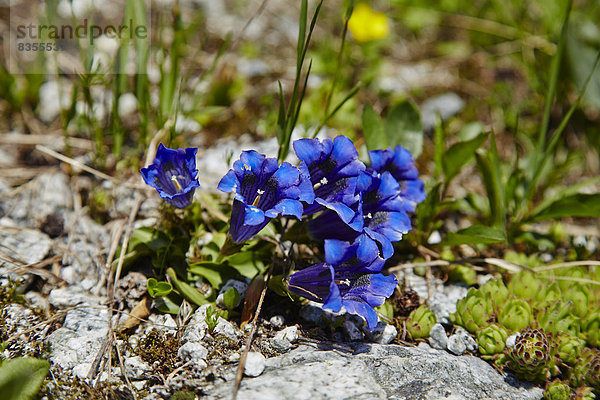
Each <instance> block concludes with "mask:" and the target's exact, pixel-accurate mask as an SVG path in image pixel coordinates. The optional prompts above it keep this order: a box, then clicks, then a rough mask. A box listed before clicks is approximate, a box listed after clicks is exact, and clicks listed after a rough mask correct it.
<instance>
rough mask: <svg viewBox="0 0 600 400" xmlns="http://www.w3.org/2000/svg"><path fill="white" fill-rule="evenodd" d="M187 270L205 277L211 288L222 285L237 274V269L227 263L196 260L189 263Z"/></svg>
mask: <svg viewBox="0 0 600 400" xmlns="http://www.w3.org/2000/svg"><path fill="white" fill-rule="evenodd" d="M188 272H190V273H192V274H194V275H200V276H201V277H203V278H205V279H206V280H207V281H208V282H209V283H210V285H211V286H212V287H213V288H218V287H221V286H223V284H225V282H227V281H228V280H229V279H232V278H235V277H236V276H238V271H237V270H235V269H234V268H232V267H230V266H229V265H224V264H215V263H211V262H197V263H195V264H192V265H190V267H189V268H188Z"/></svg>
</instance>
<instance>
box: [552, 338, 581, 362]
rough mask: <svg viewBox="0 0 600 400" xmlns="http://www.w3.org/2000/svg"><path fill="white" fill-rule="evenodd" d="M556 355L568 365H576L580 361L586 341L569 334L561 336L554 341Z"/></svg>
mask: <svg viewBox="0 0 600 400" xmlns="http://www.w3.org/2000/svg"><path fill="white" fill-rule="evenodd" d="M554 342H555V343H556V354H557V355H558V358H560V360H561V361H562V362H563V363H565V364H567V365H571V366H573V365H575V364H576V363H577V361H578V360H579V356H580V354H581V350H583V348H584V347H585V340H583V339H581V338H578V337H577V336H572V335H569V334H565V333H562V334H559V335H558V336H557V337H556V339H555V340H554Z"/></svg>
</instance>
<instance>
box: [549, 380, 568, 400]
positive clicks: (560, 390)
mask: <svg viewBox="0 0 600 400" xmlns="http://www.w3.org/2000/svg"><path fill="white" fill-rule="evenodd" d="M570 398H571V388H570V387H569V385H568V384H567V383H565V382H563V381H561V380H559V379H555V380H553V381H552V382H549V383H548V384H547V385H546V388H545V389H544V399H546V400H570Z"/></svg>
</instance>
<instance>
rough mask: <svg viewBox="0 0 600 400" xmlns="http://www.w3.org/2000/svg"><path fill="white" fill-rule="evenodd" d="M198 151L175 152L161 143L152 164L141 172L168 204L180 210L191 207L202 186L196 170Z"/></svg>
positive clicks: (181, 150) (193, 149) (179, 150)
mask: <svg viewBox="0 0 600 400" xmlns="http://www.w3.org/2000/svg"><path fill="white" fill-rule="evenodd" d="M197 151H198V149H196V148H187V149H185V151H184V150H183V149H177V150H173V149H169V148H167V147H165V146H164V145H163V144H162V143H161V144H160V145H159V146H158V150H157V152H156V158H155V159H154V161H153V162H152V164H151V165H149V166H148V167H146V168H142V169H141V170H140V172H141V173H142V177H143V178H144V181H145V182H146V183H147V184H148V185H150V186H152V187H153V188H155V189H156V190H157V191H158V194H160V197H162V198H163V199H165V201H166V202H167V203H169V204H172V205H174V206H175V207H178V208H185V207H187V206H189V205H190V204H191V202H192V199H193V197H194V191H195V190H196V188H197V187H198V186H200V183H199V182H198V178H197V175H198V170H197V169H196V152H197Z"/></svg>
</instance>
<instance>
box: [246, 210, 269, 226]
mask: <svg viewBox="0 0 600 400" xmlns="http://www.w3.org/2000/svg"><path fill="white" fill-rule="evenodd" d="M245 211H246V216H245V217H244V224H246V225H258V224H260V223H262V222H263V221H264V220H265V213H264V212H263V210H261V209H260V208H257V207H254V206H250V205H246V207H245Z"/></svg>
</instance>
